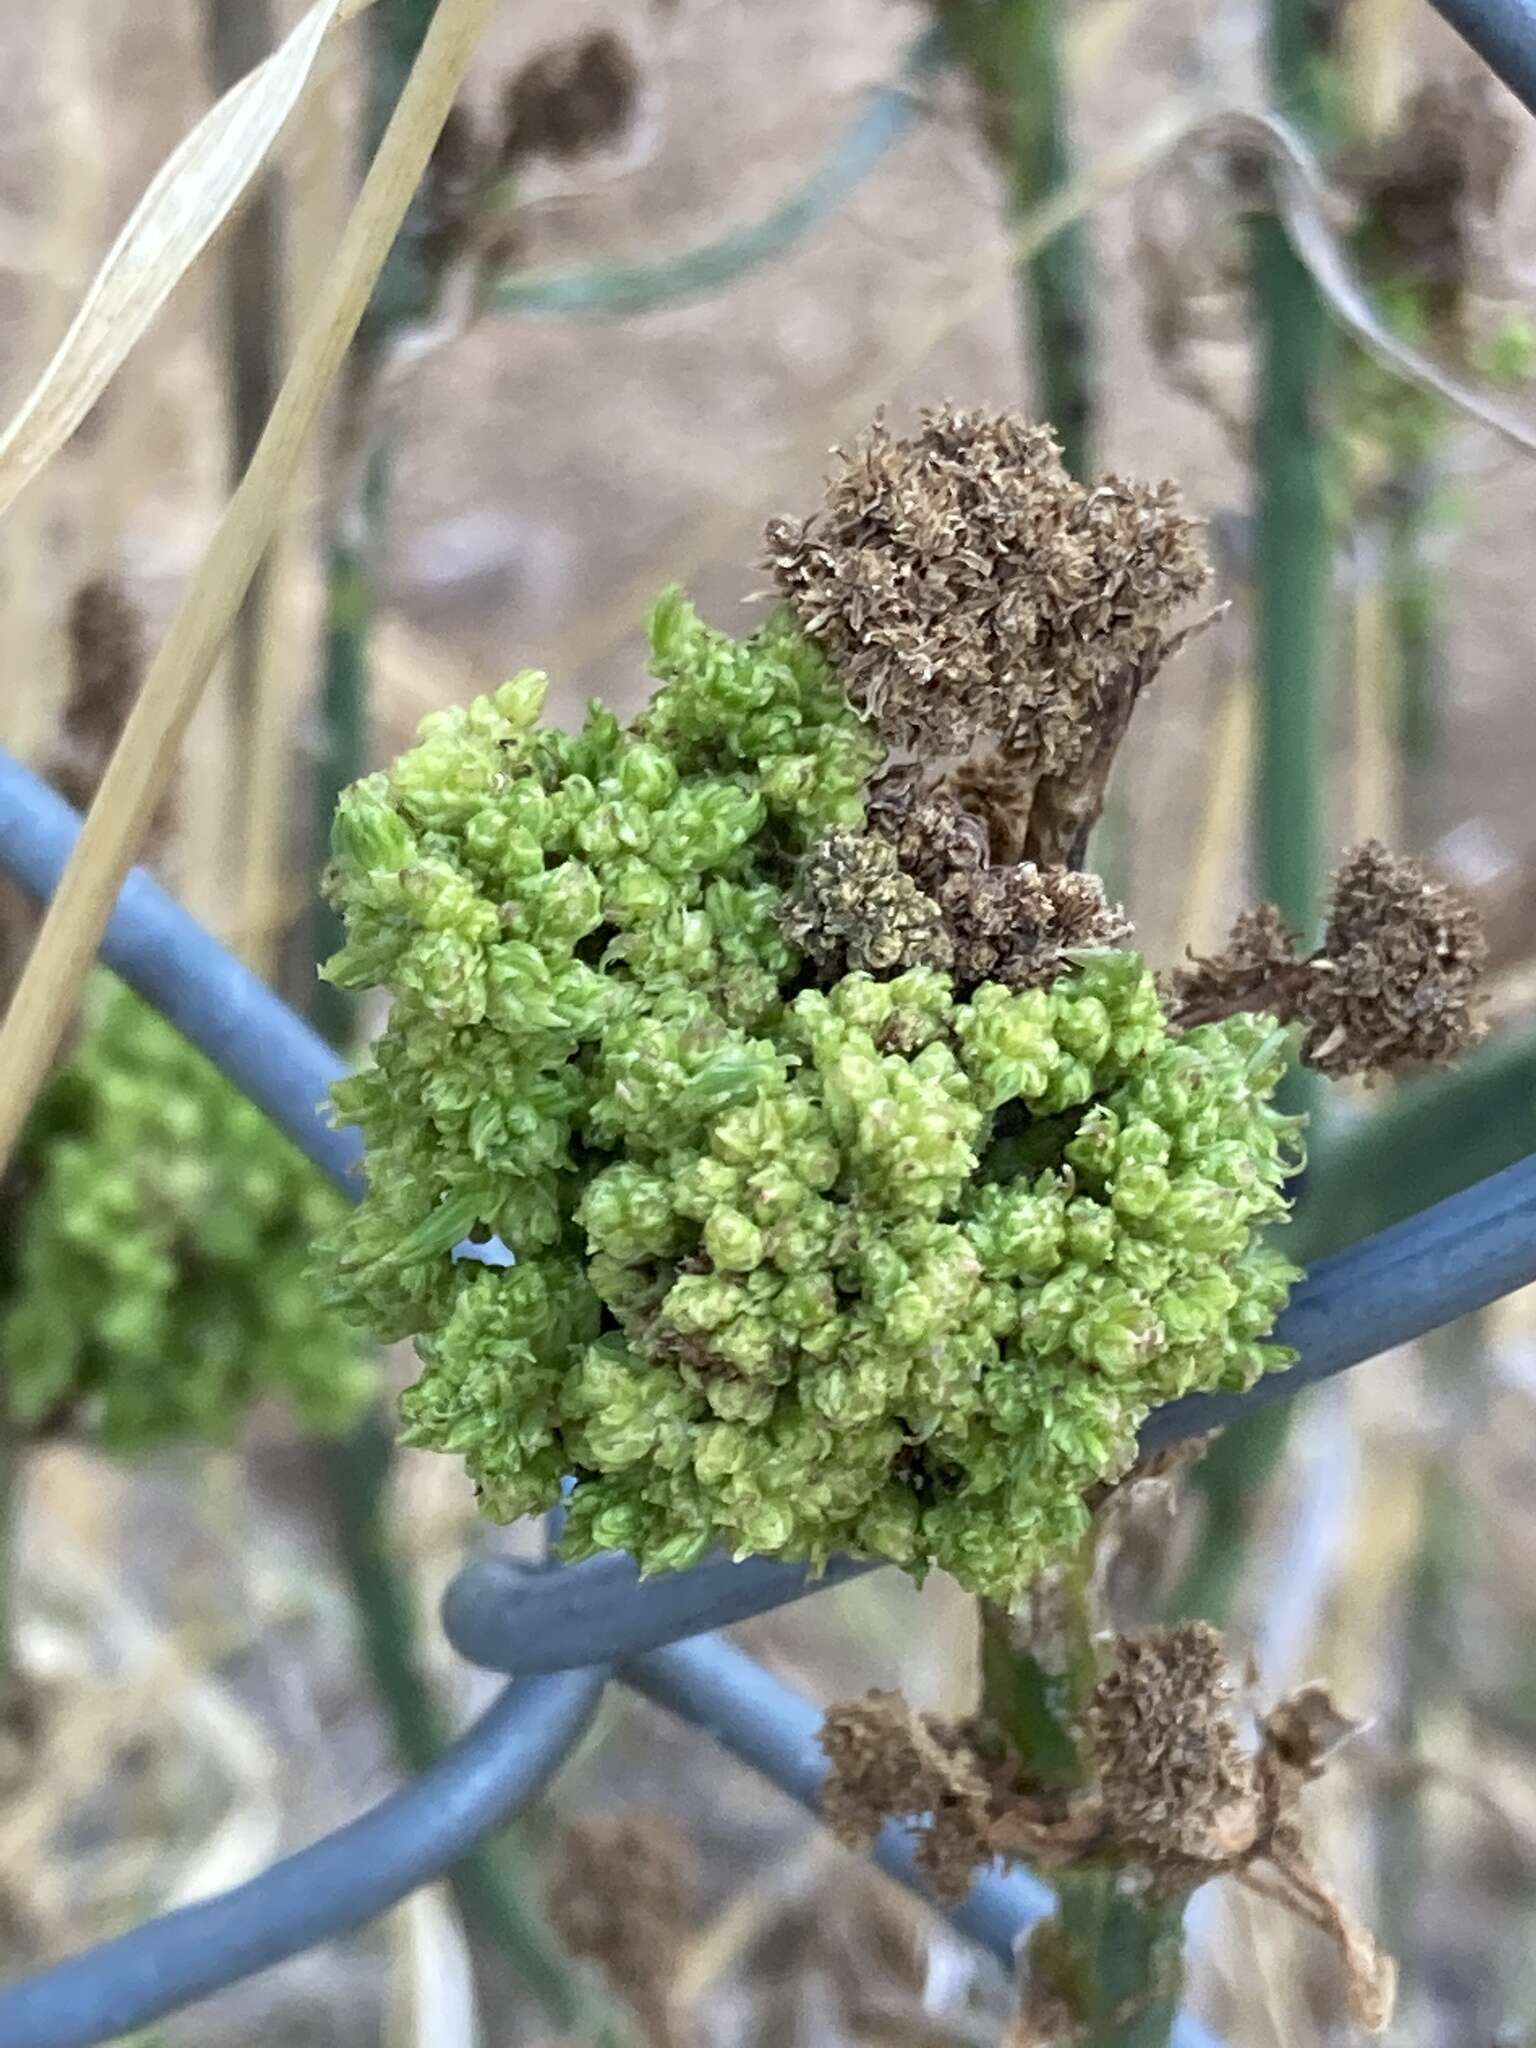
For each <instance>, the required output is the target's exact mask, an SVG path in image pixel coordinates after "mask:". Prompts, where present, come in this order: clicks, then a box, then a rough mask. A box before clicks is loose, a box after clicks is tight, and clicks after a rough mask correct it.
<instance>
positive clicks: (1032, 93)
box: [939, 0, 1094, 477]
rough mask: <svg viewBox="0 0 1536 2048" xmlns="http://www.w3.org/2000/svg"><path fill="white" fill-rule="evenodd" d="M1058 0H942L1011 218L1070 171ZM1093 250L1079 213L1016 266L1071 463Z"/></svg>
mask: <svg viewBox="0 0 1536 2048" xmlns="http://www.w3.org/2000/svg"><path fill="white" fill-rule="evenodd" d="M1062 15H1063V10H1062V8H1061V6H1060V5H1059V4H1058V0H939V18H940V21H941V23H942V24H943V25H944V26H945V28H946V29H947V31H948V33H949V36H950V40H951V47H952V48H953V49H954V51H955V53H956V55H957V56H958V57H959V58H960V59H961V61H962V62H964V63H965V64H966V66H967V67H968V68H969V70H970V72H971V75H972V77H973V78H974V79H975V81H976V85H977V88H978V90H979V92H980V94H981V99H982V105H983V109H984V120H985V124H986V131H987V138H988V141H989V142H990V143H991V146H992V149H993V152H994V154H995V155H996V157H997V159H998V162H999V164H1000V165H1001V167H1002V170H1003V174H1004V177H1005V178H1006V180H1007V192H1008V215H1009V220H1010V222H1016V221H1020V220H1022V219H1023V218H1024V217H1025V215H1026V214H1028V213H1029V212H1030V211H1031V210H1032V209H1033V208H1034V207H1037V206H1038V205H1039V204H1040V203H1041V201H1042V200H1044V199H1047V198H1048V197H1049V196H1050V195H1051V193H1053V192H1055V191H1058V190H1059V189H1060V188H1061V187H1062V186H1064V185H1065V184H1066V183H1067V181H1068V178H1069V175H1070V170H1071V159H1070V152H1069V134H1068V114H1067V103H1066V94H1065V85H1064V76H1063V72H1064V67H1063V62H1062V49H1061V29H1062ZM1091 291H1092V259H1091V255H1090V251H1089V246H1088V235H1087V230H1086V228H1085V227H1084V226H1083V224H1082V223H1081V222H1077V223H1075V224H1074V225H1072V226H1071V227H1067V228H1063V229H1062V230H1061V232H1060V233H1059V234H1056V235H1053V236H1052V237H1051V239H1050V240H1049V241H1048V242H1047V243H1046V244H1045V246H1044V247H1043V248H1041V249H1040V250H1038V251H1037V252H1036V253H1035V254H1034V255H1033V256H1031V257H1028V258H1027V259H1026V260H1025V262H1024V263H1023V264H1022V265H1021V266H1020V268H1019V273H1018V294H1019V306H1020V314H1021V326H1022V331H1023V332H1024V333H1025V334H1027V335H1028V336H1029V337H1030V339H1031V355H1032V358H1033V365H1034V375H1035V383H1036V397H1037V400H1038V404H1039V410H1040V413H1041V416H1042V417H1043V418H1044V419H1047V420H1049V421H1050V423H1051V425H1052V426H1053V427H1054V428H1055V430H1056V433H1057V435H1058V437H1059V438H1060V441H1061V445H1062V451H1063V454H1064V456H1065V458H1066V464H1067V467H1068V469H1070V470H1071V472H1072V474H1073V475H1074V476H1078V477H1086V476H1087V475H1088V474H1089V471H1090V470H1091V468H1092V463H1093V446H1092V443H1093V426H1094V392H1093V317H1092V300H1091Z"/></svg>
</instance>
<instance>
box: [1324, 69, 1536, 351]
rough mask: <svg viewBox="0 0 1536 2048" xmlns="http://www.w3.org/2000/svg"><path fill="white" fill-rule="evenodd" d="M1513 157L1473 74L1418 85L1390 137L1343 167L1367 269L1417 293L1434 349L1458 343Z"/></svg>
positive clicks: (1508, 136)
mask: <svg viewBox="0 0 1536 2048" xmlns="http://www.w3.org/2000/svg"><path fill="white" fill-rule="evenodd" d="M1516 157H1517V150H1516V135H1515V130H1514V127H1513V124H1512V123H1511V122H1510V120H1509V117H1508V113H1507V110H1506V108H1505V107H1504V106H1503V105H1502V104H1501V103H1500V100H1499V97H1498V88H1497V86H1496V85H1495V83H1494V80H1493V79H1492V78H1491V77H1490V76H1489V75H1488V74H1487V73H1486V72H1484V71H1482V70H1480V69H1479V70H1475V71H1467V72H1465V73H1463V74H1462V75H1461V76H1459V77H1444V78H1430V79H1426V80H1425V82H1424V83H1423V84H1422V85H1421V86H1420V87H1419V88H1418V90H1417V91H1416V92H1415V93H1414V94H1413V95H1412V96H1411V97H1410V98H1409V100H1408V101H1407V103H1406V105H1405V106H1404V108H1403V112H1402V119H1401V121H1400V123H1399V125H1398V127H1397V128H1396V129H1395V131H1394V132H1393V133H1392V134H1390V135H1388V136H1387V137H1386V138H1385V139H1384V140H1383V141H1381V142H1379V143H1377V144H1376V145H1375V147H1374V148H1372V149H1371V150H1369V151H1368V152H1365V153H1363V154H1362V155H1361V156H1360V157H1359V158H1358V160H1357V161H1356V162H1355V163H1354V164H1353V165H1346V166H1345V177H1346V179H1347V181H1348V182H1349V184H1350V185H1351V186H1352V187H1353V189H1354V192H1355V194H1356V196H1357V198H1358V200H1359V201H1360V204H1361V211H1362V216H1363V222H1364V226H1363V230H1362V234H1361V236H1360V238H1359V239H1360V242H1361V252H1362V255H1363V258H1364V261H1365V263H1366V266H1367V268H1368V269H1369V270H1370V271H1371V272H1372V274H1373V275H1380V276H1383V277H1386V278H1388V279H1390V280H1392V281H1393V282H1394V283H1397V284H1404V283H1408V284H1412V285H1414V286H1416V287H1417V288H1418V290H1419V292H1420V293H1421V294H1422V302H1423V305H1424V310H1425V312H1426V313H1427V315H1428V317H1429V320H1430V323H1431V325H1432V326H1433V327H1434V328H1435V329H1437V330H1438V331H1439V336H1440V339H1441V340H1442V343H1445V342H1453V341H1455V340H1457V339H1459V338H1460V336H1459V329H1460V327H1461V325H1462V323H1463V321H1464V318H1465V315H1466V311H1467V307H1466V299H1467V294H1468V288H1469V286H1470V284H1471V282H1472V279H1473V277H1474V274H1475V271H1476V268H1477V252H1478V244H1479V242H1480V241H1481V240H1482V238H1483V237H1484V235H1485V233H1486V229H1487V224H1488V222H1489V221H1490V220H1492V219H1493V217H1494V216H1495V214H1496V213H1497V212H1498V210H1499V207H1500V205H1501V203H1502V200H1503V197H1504V193H1505V190H1506V187H1507V186H1508V183H1509V179H1510V175H1511V173H1512V172H1513V170H1514V167H1515V162H1516Z"/></svg>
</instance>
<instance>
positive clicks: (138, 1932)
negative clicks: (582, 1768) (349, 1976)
mask: <svg viewBox="0 0 1536 2048" xmlns="http://www.w3.org/2000/svg"><path fill="white" fill-rule="evenodd" d="M606 1675H607V1674H606V1673H605V1672H603V1671H601V1670H597V1671H568V1672H564V1673H562V1674H561V1675H560V1676H558V1677H554V1678H534V1679H528V1680H526V1681H525V1682H522V1683H519V1684H515V1685H509V1686H508V1687H507V1689H506V1690H505V1692H503V1693H502V1695H501V1697H500V1698H499V1699H498V1700H497V1701H496V1703H495V1705H494V1706H493V1707H491V1708H490V1710H489V1711H488V1712H487V1713H486V1714H484V1715H483V1716H482V1717H481V1718H480V1720H478V1721H477V1722H476V1723H475V1725H474V1727H473V1728H471V1729H470V1730H469V1732H468V1733H467V1734H465V1735H463V1736H461V1737H460V1738H459V1740H458V1741H457V1742H456V1743H454V1745H453V1747H452V1748H451V1749H450V1750H448V1751H446V1752H445V1753H444V1754H443V1756H442V1757H441V1758H440V1759H439V1760H438V1761H437V1762H436V1763H435V1764H433V1765H432V1766H431V1767H430V1768H429V1769H427V1770H425V1771H423V1772H422V1773H421V1775H420V1777H418V1778H416V1779H414V1780H413V1781H412V1782H411V1783H410V1784H409V1785H407V1786H405V1787H404V1788H403V1789H402V1790H401V1791H399V1792H395V1793H392V1794H391V1795H390V1797H389V1798H388V1799H385V1800H382V1801H381V1802H380V1804H379V1805H377V1806H375V1807H373V1808H372V1809H371V1810H370V1811H369V1812H367V1813H365V1814H363V1815H361V1816H360V1817H359V1818H358V1819H357V1820H354V1821H351V1822H349V1823H348V1824H347V1826H346V1827H342V1828H338V1829H336V1831H335V1832H334V1833H333V1834H329V1835H325V1836H322V1838H321V1839H320V1840H319V1841H318V1842H316V1843H314V1844H313V1846H312V1847H310V1848H308V1849H300V1850H299V1851H298V1853H297V1854H296V1855H293V1856H285V1857H284V1858H283V1860H282V1862H281V1863H274V1864H273V1865H272V1867H271V1869H270V1870H264V1871H263V1872H262V1874H261V1875H260V1877H254V1878H252V1879H251V1881H250V1883H249V1884H242V1885H237V1886H236V1887H235V1889H234V1890H233V1891H227V1892H221V1893H219V1895H218V1896H217V1897H216V1898H211V1899H204V1900H201V1901H200V1902H199V1903H198V1904H196V1905H193V1906H183V1907H181V1908H180V1909H179V1910H178V1911H176V1912H174V1913H163V1914H161V1916H160V1917H159V1919H157V1920H150V1921H146V1922H145V1924H144V1925H143V1926H141V1927H136V1928H134V1929H133V1931H132V1932H131V1933H130V1934H124V1935H121V1936H119V1938H118V1939H117V1940H116V1941H107V1942H103V1943H101V1944H100V1946H99V1947H96V1948H92V1949H87V1950H86V1951H85V1953H84V1954H83V1955H78V1956H73V1957H71V1958H70V1959H69V1961H67V1962H63V1963H59V1964H57V1965H56V1966H55V1967H54V1968H53V1969H51V1970H44V1971H43V1972H42V1973H41V1974H40V1975H38V1976H35V1977H28V1978H25V1979H23V1980H22V1982H21V1983H19V1984H15V1985H12V1986H11V1987H9V1988H8V1989H6V1990H0V2042H3V2043H4V2048H91V2044H92V2043H94V2042H98V2041H106V2040H110V2039H112V2038H113V2037H114V2036H115V2035H117V2034H123V2033H127V2032H129V2031H130V2030H131V2029H133V2028H135V2027H143V2026H147V2025H149V2023H150V2022H151V2021H153V2020H157V2019H160V2018H162V2017H163V2016H164V2015H165V2014H166V2013H169V2012H174V2011H175V2010H176V2009H177V2007H178V2006H183V2005H189V2004H191V2002H192V2001H193V2000H194V1999H198V1998H206V1997H207V1996H208V1994H209V1993H210V1992H212V1991H217V1990H219V1989H220V1988H221V1986H223V1985H226V1984H233V1983H234V1982H236V1981H237V1980H238V1979H239V1978H241V1977H249V1976H251V1975H253V1974H254V1973H255V1972H256V1971H257V1970H265V1969H269V1968H270V1967H271V1966H272V1964H274V1963H280V1962H282V1961H284V1960H285V1959H286V1958H287V1957H289V1956H293V1955H297V1954H299V1952H300V1951H301V1950H303V1949H307V1948H313V1947H314V1946H315V1944H316V1943H317V1942H321V1941H328V1940H330V1939H331V1937H332V1936H334V1935H337V1934H345V1933H347V1932H348V1931H349V1930H350V1929H352V1928H354V1927H359V1926H361V1925H362V1924H363V1922H364V1921H366V1920H371V1919H372V1918H373V1917H374V1915H375V1914H377V1913H382V1912H383V1911H384V1910H385V1908H386V1907H389V1906H392V1905H394V1904H395V1902H396V1901H397V1900H398V1899H402V1898H404V1897H405V1895H406V1893H407V1892H411V1891H414V1890H415V1889H416V1887H417V1886H418V1885H421V1884H426V1883H428V1882H430V1881H431V1880H432V1879H433V1878H435V1877H437V1876H439V1875H440V1874H441V1873H442V1872H443V1871H444V1870H445V1869H447V1868H448V1867H449V1866H450V1865H451V1864H453V1863H456V1862H457V1861H458V1860H459V1858H460V1857H461V1856H462V1855H463V1854H464V1852H465V1850H466V1849H468V1848H470V1847H472V1846H473V1844H474V1843H475V1842H477V1841H478V1840H479V1839H480V1837H481V1836H482V1835H484V1834H485V1833H487V1832H488V1831H489V1830H490V1829H491V1828H493V1827H494V1826H495V1825H496V1824H497V1822H498V1821H500V1820H502V1819H504V1818H505V1817H506V1816H507V1815H508V1814H510V1813H513V1812H515V1811H516V1810H517V1808H518V1807H520V1806H524V1805H526V1804H527V1802H528V1801H529V1800H530V1799H532V1798H534V1797H535V1796H536V1795H537V1793H538V1792H539V1791H540V1790H541V1788H542V1787H543V1786H544V1784H545V1783H546V1782H547V1781H548V1779H549V1778H550V1777H551V1776H552V1775H553V1773H554V1772H555V1771H557V1770H558V1769H559V1767H560V1765H561V1763H562V1762H563V1761H564V1759H565V1757H566V1756H567V1755H569V1753H570V1749H571V1745H572V1743H573V1742H574V1741H575V1740H576V1739H577V1738H578V1737H579V1736H580V1734H581V1732H582V1730H583V1729H584V1728H585V1727H586V1725H587V1723H588V1722H589V1721H590V1719H591V1717H592V1714H593V1712H594V1710H595V1708H596V1706H597V1702H598V1699H599V1698H600V1696H601V1694H602V1690H603V1682H604V1679H605V1677H606Z"/></svg>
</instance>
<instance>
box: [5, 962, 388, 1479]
mask: <svg viewBox="0 0 1536 2048" xmlns="http://www.w3.org/2000/svg"><path fill="white" fill-rule="evenodd" d="M14 1186H15V1191H16V1194H17V1196H18V1199H17V1201H16V1203H15V1208H14V1213H13V1216H12V1224H13V1228H12V1230H11V1232H10V1233H9V1242H8V1243H7V1245H6V1249H5V1253H4V1255H3V1271H0V1357H3V1359H4V1369H5V1380H6V1402H7V1407H8V1410H9V1413H10V1415H11V1417H12V1420H13V1421H14V1422H15V1423H17V1424H19V1425H20V1426H21V1427H22V1428H23V1429H28V1430H30V1429H47V1428H50V1427H53V1426H57V1425H66V1424H67V1425H68V1426H69V1427H71V1428H84V1429H86V1430H87V1431H89V1433H90V1434H91V1435H92V1436H93V1437H94V1438H95V1439H96V1440H97V1441H99V1442H100V1443H101V1444H102V1445H103V1446H104V1447H105V1448H107V1449H109V1450H112V1451H115V1452H121V1453H125V1454H130V1455H132V1454H135V1453H138V1452H141V1451H144V1450H148V1449H150V1448H153V1447H154V1446H156V1445H160V1444H163V1443H167V1442H174V1441H178V1440H182V1439H195V1440H199V1441H210V1440H212V1441H219V1440H222V1439H224V1438H227V1437H228V1436H229V1435H230V1434H231V1432H232V1431H233V1430H234V1429H235V1428H236V1427H237V1425H238V1424H239V1422H240V1421H241V1419H242V1418H243V1416H244V1415H245V1413H246V1412H247V1410H248V1408H249V1407H250V1405H251V1403H252V1402H253V1401H255V1400H257V1399H258V1398H260V1397H262V1396H264V1395H279V1396H281V1397H282V1398H284V1399H285V1400H286V1401H287V1402H288V1403H289V1404H290V1405H291V1407H292V1408H293V1410H294V1412H295V1413H296V1415H297V1416H298V1417H299V1419H300V1420H301V1421H302V1422H303V1423H304V1424H305V1425H306V1426H307V1427H309V1428H313V1429H317V1430H331V1429H340V1428H343V1427H344V1426H345V1425H346V1424H347V1423H349V1422H350V1421H352V1420H354V1419H355V1418H356V1416H357V1415H358V1414H359V1413H360V1412H361V1410H362V1409H363V1407H364V1406H366V1404H367V1402H368V1401H369V1399H370V1398H371V1396H372V1394H373V1392H374V1388H375V1378H376V1376H375V1372H374V1369H373V1366H372V1364H371V1363H370V1361H369V1359H368V1356H367V1354H366V1352H365V1351H364V1349H363V1348H362V1347H361V1346H360V1345H359V1343H358V1340H357V1337H356V1335H355V1334H354V1333H353V1332H352V1331H351V1330H349V1329H348V1328H347V1327H346V1326H345V1325H344V1324H343V1323H341V1322H340V1321H339V1320H338V1319H337V1317H336V1316H335V1315H334V1314H332V1313H331V1311H330V1310H328V1309H327V1308H326V1306H325V1305H324V1303H323V1302H322V1300H321V1298H320V1292H319V1289H318V1288H317V1286H316V1284H315V1281H314V1280H313V1279H312V1277H311V1276H310V1273H309V1270H308V1269H309V1265H310V1261H311V1259H312V1257H313V1254H314V1247H315V1244H316V1242H317V1240H318V1239H319V1238H320V1237H321V1235H322V1234H323V1233H325V1232H328V1231H330V1230H333V1229H334V1228H335V1227H336V1224H337V1222H338V1221H339V1219H340V1217H341V1215H342V1214H343V1213H344V1210H345V1204H344V1202H343V1201H342V1199H341V1197H340V1196H339V1195H337V1194H336V1193H335V1192H334V1191H333V1190H331V1189H330V1188H328V1187H327V1186H326V1184H325V1183H324V1182H323V1181H322V1180H321V1178H320V1176H319V1174H318V1173H316V1171H315V1170H314V1168H313V1167H311V1166H310V1164H309V1163H308V1161H307V1160H305V1159H304V1158H303V1157H302V1155H301V1154H300V1153H298V1152H297V1151H296V1150H295V1149H294V1148H293V1146H292V1145H291V1144H290V1143H289V1142H288V1140H287V1139H286V1138H285V1137H283V1136H282V1134H281V1133H280V1132H278V1131H276V1130H274V1128H273V1126H272V1125H271V1124H270V1123H269V1122H268V1120H267V1119H266V1117H265V1116H263V1114H262V1113H261V1111H260V1110H258V1109H257V1108H256V1107H255V1106H254V1104H252V1103H250V1102H248V1101H246V1099H245V1098H244V1097H243V1096H242V1095H240V1094H239V1093H238V1092H237V1091H236V1090H235V1089H234V1088H232V1087H231V1086H230V1084H229V1083H228V1082H227V1081H226V1080H224V1078H223V1077H222V1076H221V1075H220V1074H219V1073H217V1072H216V1070H215V1069H214V1068H213V1067H212V1066H211V1065H210V1064H209V1063H208V1061H207V1060H205V1059H204V1058H203V1057H202V1055H201V1054H200V1053H197V1052H195V1051H194V1050H193V1048H192V1047H191V1046H189V1045H188V1044H187V1042H186V1040H185V1039H184V1038H182V1037H181V1035H180V1034H179V1033H178V1032H176V1031H175V1030H173V1029H172V1027H171V1026H170V1025H169V1024H167V1023H165V1022H164V1021H163V1020H162V1019H161V1018H160V1017H159V1016H157V1015H156V1013H155V1012H154V1011H153V1010H151V1009H149V1008H148V1007H147V1006H146V1005H145V1004H143V1003H141V1002H140V1001H139V1000H138V998H137V997H136V996H134V995H132V994H131V993H130V992H129V991H128V990H127V989H126V988H124V987H123V986H122V984H121V983H119V982H117V981H115V980H114V979H113V978H112V977H110V976H108V975H105V974H103V975H100V976H99V977H97V979H96V980H95V981H94V982H93V983H92V985H91V987H90V989H89V990H88V993H87V1001H86V1017H85V1029H84V1033H83V1036H82V1039H81V1042H80V1046H79V1048H78V1050H77V1052H76V1053H75V1055H74V1057H73V1059H72V1060H71V1061H70V1062H69V1063H68V1064H67V1065H66V1066H65V1067H63V1068H62V1069H60V1071H59V1072H58V1073H57V1074H56V1075H55V1076H54V1077H53V1079H52V1080H51V1081H50V1082H49V1084H48V1086H47V1088H46V1089H45V1090H44V1092H43V1095H42V1097H41V1098H40V1100H39V1102H38V1105H37V1108H36V1110H35V1111H34V1113H33V1117H32V1120H31V1122H30V1124H29V1126H28V1130H27V1135H26V1139H25V1141H24V1145H23V1149H22V1153H21V1156H20V1159H19V1161H18V1169H17V1173H16V1175H15V1180H14Z"/></svg>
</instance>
